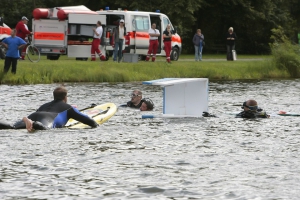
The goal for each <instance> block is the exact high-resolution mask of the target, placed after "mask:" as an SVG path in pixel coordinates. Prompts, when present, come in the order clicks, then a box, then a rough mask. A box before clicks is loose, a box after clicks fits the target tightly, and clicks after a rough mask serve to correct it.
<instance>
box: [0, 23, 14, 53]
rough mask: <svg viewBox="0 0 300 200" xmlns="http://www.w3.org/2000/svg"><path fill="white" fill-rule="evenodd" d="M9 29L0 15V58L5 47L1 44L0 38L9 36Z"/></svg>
mask: <svg viewBox="0 0 300 200" xmlns="http://www.w3.org/2000/svg"><path fill="white" fill-rule="evenodd" d="M10 33H11V29H10V28H9V26H7V25H6V24H5V23H4V19H3V17H0V59H4V58H5V54H6V49H5V47H4V46H2V45H1V42H2V40H4V39H5V38H7V37H10Z"/></svg>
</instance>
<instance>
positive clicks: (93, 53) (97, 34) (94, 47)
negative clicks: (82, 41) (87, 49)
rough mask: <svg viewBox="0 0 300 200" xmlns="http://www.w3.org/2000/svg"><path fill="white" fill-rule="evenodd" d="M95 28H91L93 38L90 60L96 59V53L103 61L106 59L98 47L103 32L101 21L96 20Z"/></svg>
mask: <svg viewBox="0 0 300 200" xmlns="http://www.w3.org/2000/svg"><path fill="white" fill-rule="evenodd" d="M96 25H97V28H93V31H94V38H93V42H92V47H91V56H92V61H96V53H97V54H98V55H99V57H100V60H102V61H104V60H106V58H105V56H104V55H103V54H102V53H101V51H100V49H99V45H100V41H101V37H102V33H103V28H102V26H101V22H100V21H98V22H97V24H96Z"/></svg>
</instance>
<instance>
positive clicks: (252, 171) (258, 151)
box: [0, 79, 300, 200]
mask: <svg viewBox="0 0 300 200" xmlns="http://www.w3.org/2000/svg"><path fill="white" fill-rule="evenodd" d="M56 86H58V84H50V85H25V86H8V85H0V92H1V97H0V99H1V100H0V111H1V114H2V118H1V120H4V121H9V122H14V121H16V120H18V119H20V118H21V117H23V116H27V115H28V114H30V113H32V112H34V111H35V109H37V108H38V107H39V106H40V105H41V104H42V103H46V102H48V101H50V100H51V99H52V91H53V89H54V88H55V87H56ZM65 86H66V88H67V89H68V91H69V95H68V96H69V99H68V100H69V103H70V104H75V105H77V106H78V108H84V107H86V106H88V105H90V104H91V103H97V104H101V103H106V102H113V103H115V104H116V105H120V104H123V103H125V102H127V101H128V100H129V94H130V93H131V91H132V90H133V89H137V88H139V89H141V90H142V91H143V92H144V97H149V98H151V99H152V100H153V102H154V103H155V109H154V111H153V112H152V113H154V114H160V113H162V90H161V88H160V87H158V86H146V85H141V83H116V84H108V83H99V84H98V83H97V84H96V83H86V84H83V83H67V84H65ZM209 86H210V93H209V111H210V112H211V113H213V114H216V115H218V116H219V117H218V118H189V119H158V118H156V119H141V114H142V113H141V112H140V111H138V110H133V109H126V108H120V109H119V110H118V111H117V113H116V115H115V116H113V117H112V118H111V119H110V120H109V121H107V122H106V123H104V124H103V125H101V126H100V127H99V128H97V129H85V130H69V129H55V130H47V131H36V132H35V133H27V132H26V130H0V157H1V164H0V199H263V200H265V199H299V198H300V189H299V188H300V167H299V166H300V152H299V151H300V150H299V149H300V125H299V124H300V121H299V119H300V118H299V117H279V116H275V115H274V114H275V113H277V112H278V111H279V110H285V111H288V112H294V113H300V107H299V91H300V80H299V79H297V80H271V81H270V80H268V81H251V82H245V81H244V82H240V81H226V82H210V83H209ZM191 98H192V97H191ZM249 98H254V99H256V100H257V101H258V104H259V106H260V107H262V108H263V109H264V110H266V111H267V112H268V113H270V114H271V115H272V117H271V118H270V119H258V120H244V119H237V118H234V115H232V113H237V112H239V111H241V108H240V107H241V105H242V103H243V102H244V101H245V100H247V99H249ZM143 114H145V113H143Z"/></svg>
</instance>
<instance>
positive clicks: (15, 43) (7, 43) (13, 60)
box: [1, 29, 26, 74]
mask: <svg viewBox="0 0 300 200" xmlns="http://www.w3.org/2000/svg"><path fill="white" fill-rule="evenodd" d="M16 34H17V31H16V29H12V30H11V33H10V35H11V36H10V37H8V38H5V39H4V40H3V41H2V42H1V43H2V45H3V46H4V47H5V48H6V49H7V50H6V57H5V62H4V73H7V72H8V70H9V68H10V66H11V67H12V68H11V72H12V73H13V74H15V73H16V72H17V63H18V59H19V58H20V53H19V50H20V49H22V48H23V47H25V46H26V42H25V41H24V40H23V39H22V38H20V37H18V36H16Z"/></svg>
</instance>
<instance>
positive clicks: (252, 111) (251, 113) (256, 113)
mask: <svg viewBox="0 0 300 200" xmlns="http://www.w3.org/2000/svg"><path fill="white" fill-rule="evenodd" d="M242 109H244V111H242V112H240V113H239V114H237V115H236V116H235V117H237V118H249V119H251V118H269V117H270V115H267V113H266V112H265V111H263V109H261V108H259V107H258V106H257V102H256V101H255V100H252V99H251V100H248V101H245V102H244V103H243V106H242Z"/></svg>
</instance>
